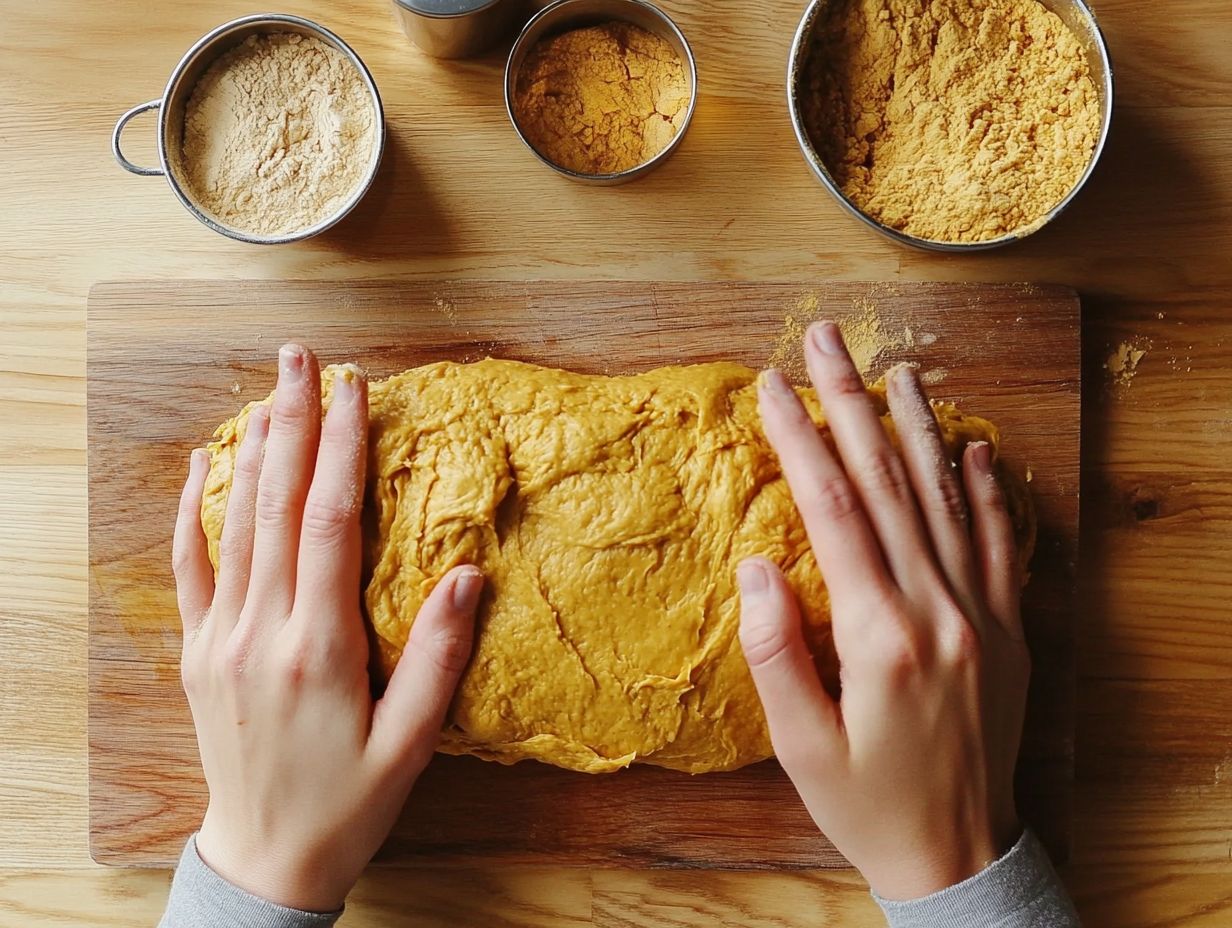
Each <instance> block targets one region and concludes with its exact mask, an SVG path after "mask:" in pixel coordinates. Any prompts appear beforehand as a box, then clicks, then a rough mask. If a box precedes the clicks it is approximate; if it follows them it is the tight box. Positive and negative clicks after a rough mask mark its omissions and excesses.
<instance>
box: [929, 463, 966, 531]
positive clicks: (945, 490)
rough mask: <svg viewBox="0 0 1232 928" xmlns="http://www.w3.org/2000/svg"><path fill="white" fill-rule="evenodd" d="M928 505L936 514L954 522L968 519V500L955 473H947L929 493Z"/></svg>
mask: <svg viewBox="0 0 1232 928" xmlns="http://www.w3.org/2000/svg"><path fill="white" fill-rule="evenodd" d="M926 505H927V506H928V507H929V508H930V509H931V510H932V512H933V513H934V514H935V515H938V516H941V517H942V518H944V519H949V520H951V521H953V522H966V521H967V500H966V497H965V496H964V495H963V491H962V487H960V486H959V485H958V481H957V480H955V479H954V477H953V475H951V474H945V475H943V476H942V478H941V480H940V482H939V483H938V484H937V486H936V487H935V489H934V491H933V492H932V493H931V494H929V496H928V498H927V501H926Z"/></svg>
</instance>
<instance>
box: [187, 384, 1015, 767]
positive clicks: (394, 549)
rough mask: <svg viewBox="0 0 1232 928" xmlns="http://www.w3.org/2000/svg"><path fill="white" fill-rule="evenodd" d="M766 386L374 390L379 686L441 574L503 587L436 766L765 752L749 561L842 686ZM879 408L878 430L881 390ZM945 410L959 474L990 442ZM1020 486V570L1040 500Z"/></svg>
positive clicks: (492, 589)
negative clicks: (778, 574)
mask: <svg viewBox="0 0 1232 928" xmlns="http://www.w3.org/2000/svg"><path fill="white" fill-rule="evenodd" d="M755 378H756V374H755V373H754V372H753V371H751V370H749V369H748V368H745V367H741V366H739V365H735V364H706V365H698V366H693V367H667V368H663V369H661V370H657V371H652V372H650V373H647V374H640V375H636V376H629V377H603V376H585V375H581V374H573V373H569V372H566V371H559V370H549V369H546V368H541V367H535V366H532V365H527V364H520V363H516V362H512V361H496V360H487V361H482V362H479V363H477V364H466V365H463V364H453V363H441V364H433V365H429V366H427V367H421V368H417V369H415V370H412V371H407V372H406V373H403V374H399V375H397V376H394V377H391V378H390V379H388V380H385V381H381V382H377V383H373V384H372V385H371V389H370V408H371V435H370V449H369V450H370V453H369V460H368V486H367V500H366V504H365V542H364V547H365V550H364V560H365V565H364V568H365V573H364V584H365V589H364V603H365V607H366V614H367V616H368V619H369V621H370V623H371V630H372V635H371V637H372V640H373V643H374V651H373V656H374V661H373V663H374V670H375V673H376V674H377V676H379V677H382V678H385V679H387V678H388V674H389V673H390V672H391V670H392V669H393V667H394V665H395V664H396V663H397V660H398V656H399V654H400V653H401V650H402V647H403V645H404V644H405V642H406V639H407V635H408V633H409V631H410V627H411V623H412V621H413V620H414V617H415V614H416V612H417V611H418V609H419V606H420V604H421V603H422V602H423V601H424V599H425V597H426V596H427V595H428V593H429V592H430V591H431V590H432V588H433V586H434V585H435V584H436V583H437V581H438V580H439V579H440V577H441V576H442V575H444V574H445V572H446V571H448V570H450V569H451V568H453V567H455V566H457V565H459V564H465V563H474V564H477V565H478V566H479V567H480V568H481V569H482V570H483V571H484V573H485V575H486V577H487V585H486V589H485V594H484V599H483V604H482V606H481V614H480V619H479V623H480V624H479V634H478V637H477V639H476V645H475V653H474V658H473V659H472V661H471V665H470V667H469V669H468V670H467V671H466V673H465V675H464V676H463V679H462V682H461V685H460V686H459V689H458V693H457V696H456V698H455V700H454V703H453V706H452V708H451V710H450V713H449V718H448V720H447V723H446V726H445V730H444V732H443V736H442V740H441V745H440V750H441V751H444V752H446V753H449V754H474V755H477V756H479V757H482V758H485V759H488V760H496V761H500V762H502V763H514V762H516V761H520V760H524V759H527V758H534V759H536V760H540V761H544V762H546V763H550V764H556V765H557V766H560V767H565V768H568V769H571V770H579V771H585V772H588V773H603V772H607V771H612V770H618V769H620V768H622V767H625V766H627V765H628V764H630V763H633V762H640V763H650V764H658V765H660V766H663V767H670V768H673V769H677V770H684V771H688V772H690V773H704V772H707V771H713V770H730V769H733V768H736V767H740V766H743V765H745V764H749V763H753V762H754V761H759V760H763V759H765V758H767V757H769V756H771V753H772V751H771V747H770V741H769V738H768V736H767V733H766V726H765V720H764V718H763V716H762V711H761V706H760V703H759V702H758V699H757V694H756V692H755V690H754V688H753V682H752V679H751V678H750V676H749V672H748V668H747V666H746V665H745V662H744V658H743V655H742V653H741V650H740V644H739V641H738V640H737V637H736V631H737V624H738V616H739V600H738V596H737V588H736V584H735V568H736V564H737V563H738V562H739V561H740V560H741V559H742V558H744V557H747V556H749V555H754V554H757V555H762V556H765V557H768V558H770V559H771V560H773V561H775V562H777V563H778V564H779V565H780V566H781V567H782V568H783V569H784V571H785V572H786V574H787V577H788V578H789V580H790V582H791V584H792V585H793V586H794V587H795V588H796V589H797V590H798V591H800V592H801V593H802V594H804V595H803V596H802V603H803V606H804V611H805V622H806V626H807V632H808V640H809V642H810V646H811V647H812V649H813V652H814V654H815V655H816V663H817V666H818V670H819V672H820V673H821V674H822V676H823V679H824V680H825V681H826V684H827V686H828V687H829V688H830V689H831V690H835V691H836V690H837V686H838V673H837V661H836V658H835V655H834V648H833V645H832V643H831V639H830V625H829V611H828V600H827V597H826V595H825V590H824V587H823V585H822V582H821V576H820V573H819V572H818V569H817V563H816V561H815V560H814V558H813V554H812V550H811V549H810V548H809V545H808V542H807V539H806V538H805V533H804V529H803V526H802V525H801V522H800V519H799V516H798V514H797V512H796V509H795V507H794V505H793V504H792V500H791V497H790V495H789V493H788V489H787V485H786V483H785V482H784V480H783V478H782V476H781V474H780V472H779V466H778V461H777V459H776V458H775V456H774V454H773V452H772V451H771V449H770V447H769V446H768V445H767V443H766V441H765V438H764V436H763V434H762V430H761V425H760V421H759V418H758V414H757V404H756V388H755V384H754V381H755ZM324 380H325V385H326V388H325V392H326V402H328V392H329V387H330V385H332V382H333V377H332V374H331V373H330V372H329V371H327V372H326V374H325V377H324ZM801 392H802V395H803V396H804V398H805V402H806V403H807V404H808V406H809V408H810V410H811V412H812V413H813V415H814V418H815V419H816V421H817V422H818V423H819V424H822V423H823V419H822V417H821V415H820V412H819V411H818V408H817V403H816V399H815V397H814V395H813V392H812V391H811V390H809V391H801ZM870 392H871V395H872V396H873V398H874V400H875V401H876V403H877V404H878V407H879V408H880V410H881V411H882V413H883V414H884V413H885V398H884V391H883V390H882V389H881V388H880V387H874V388H873V389H872V390H871V391H870ZM266 402H268V400H266ZM251 408H252V406H251V405H250V406H249V407H247V408H246V409H245V410H244V411H243V412H242V413H241V414H240V415H239V416H238V417H237V418H235V419H233V420H231V421H229V422H226V423H224V424H223V425H222V426H220V427H219V429H218V431H217V433H216V435H215V439H216V440H215V441H214V442H213V443H212V444H211V445H210V452H211V460H212V467H211V472H210V476H209V479H208V481H207V484H206V492H205V500H204V504H203V510H202V523H203V525H204V527H205V531H206V534H207V536H208V538H209V543H210V556H211V558H213V559H214V562H215V564H217V555H218V539H219V536H220V535H221V532H222V522H223V516H224V513H225V509H226V496H227V492H228V488H229V486H230V480H231V469H232V464H233V460H234V455H235V450H236V448H237V446H238V442H239V440H240V438H241V437H242V435H243V432H244V429H245V427H246V419H247V414H248V412H249V410H250V409H251ZM935 408H936V413H937V416H938V419H939V421H940V423H941V427H942V431H943V433H944V435H945V439H946V443H947V445H948V448H949V451H950V453H951V454H952V455H954V456H957V455H958V454H959V453H960V450H961V448H962V447H963V446H964V445H966V443H967V442H969V441H974V440H980V439H983V440H987V441H990V442H991V443H992V444H993V445H994V447H995V446H996V443H997V431H996V429H995V427H994V426H992V425H991V424H990V423H988V422H986V421H984V420H983V419H977V418H974V417H971V416H964V415H963V414H961V413H960V412H958V410H957V409H955V408H954V407H953V406H950V405H948V404H938V405H936V407H935ZM885 421H886V423H887V427H890V424H889V419H888V417H887V418H886V419H885ZM1007 485H1008V486H1009V487H1010V488H1011V490H1012V493H1011V499H1012V509H1013V511H1014V514H1015V519H1016V522H1017V524H1018V526H1019V528H1020V537H1021V541H1022V546H1023V551H1024V557H1025V556H1026V555H1027V553H1028V552H1029V548H1030V544H1031V534H1032V530H1031V517H1030V509H1029V505H1028V501H1027V497H1026V492H1025V485H1023V484H1021V483H1020V482H1007Z"/></svg>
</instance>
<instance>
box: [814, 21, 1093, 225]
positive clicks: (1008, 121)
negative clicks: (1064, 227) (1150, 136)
mask: <svg viewBox="0 0 1232 928" xmlns="http://www.w3.org/2000/svg"><path fill="white" fill-rule="evenodd" d="M798 81H799V83H798V87H797V92H798V94H799V99H800V106H801V116H802V118H803V121H804V125H805V128H806V131H807V133H808V137H809V139H810V141H811V142H812V145H813V148H814V149H815V151H816V152H817V154H818V156H819V157H820V159H821V161H822V163H823V164H824V165H825V166H826V168H827V169H828V170H829V172H830V175H831V176H832V177H833V179H834V181H835V183H836V184H837V186H838V187H839V189H841V190H842V192H843V194H844V195H845V196H846V197H847V198H848V199H849V200H851V201H852V202H853V203H854V204H855V205H856V206H857V207H859V208H860V209H861V210H862V211H863V212H864V213H866V214H867V215H868V216H870V217H872V218H873V219H876V220H877V221H878V222H880V223H882V224H883V225H886V226H888V227H890V228H892V229H896V230H899V231H901V232H905V233H907V234H909V235H912V236H915V237H916V238H921V239H927V240H930V241H937V242H949V243H974V242H982V241H988V240H990V239H995V238H1000V237H1003V236H1006V235H1010V234H1012V233H1018V234H1025V233H1026V232H1027V231H1030V230H1031V229H1032V228H1033V227H1034V226H1035V225H1036V224H1038V223H1039V222H1040V221H1042V220H1043V219H1044V218H1045V217H1046V216H1047V214H1048V213H1049V212H1050V211H1051V210H1052V209H1053V207H1055V206H1057V205H1058V204H1059V203H1060V202H1061V201H1062V200H1064V199H1065V197H1066V196H1067V195H1068V194H1069V193H1070V191H1071V190H1073V188H1074V186H1075V185H1076V184H1077V183H1078V181H1079V179H1080V178H1081V177H1082V175H1083V173H1084V172H1085V171H1086V169H1087V166H1088V164H1089V163H1090V161H1091V157H1092V154H1093V152H1094V150H1095V145H1096V143H1097V140H1098V138H1099V134H1100V129H1101V125H1102V115H1101V109H1100V102H1099V96H1098V92H1097V90H1096V87H1095V83H1094V81H1093V80H1092V79H1091V72H1090V68H1089V66H1088V62H1087V57H1086V52H1085V51H1084V49H1083V45H1082V42H1081V41H1080V40H1079V38H1078V36H1077V35H1075V34H1074V32H1073V31H1072V30H1071V29H1070V28H1069V27H1068V26H1066V25H1065V23H1063V22H1062V21H1061V19H1060V18H1059V17H1058V16H1057V15H1056V14H1055V13H1052V12H1051V11H1050V10H1048V9H1047V7H1045V6H1044V5H1043V4H1042V3H1040V2H1039V0H832V2H830V3H828V4H827V5H826V6H825V7H824V8H823V9H822V11H821V12H820V13H819V15H818V18H817V20H816V24H815V26H814V32H813V36H812V42H811V46H810V48H809V51H808V53H807V58H806V59H805V60H804V62H803V64H802V65H801V70H800V74H799V77H798Z"/></svg>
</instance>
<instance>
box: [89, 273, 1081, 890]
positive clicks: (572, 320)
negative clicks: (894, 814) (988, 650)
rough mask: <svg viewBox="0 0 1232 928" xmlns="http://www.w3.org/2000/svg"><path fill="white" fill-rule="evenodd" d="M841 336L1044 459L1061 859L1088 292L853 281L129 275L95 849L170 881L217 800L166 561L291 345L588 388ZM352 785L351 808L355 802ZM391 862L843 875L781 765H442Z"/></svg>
mask: <svg viewBox="0 0 1232 928" xmlns="http://www.w3.org/2000/svg"><path fill="white" fill-rule="evenodd" d="M822 315H824V316H827V317H829V318H833V319H836V320H838V321H839V322H840V324H841V325H843V326H844V328H845V329H846V330H847V331H848V333H849V340H850V341H851V342H852V344H853V345H854V347H855V353H856V355H857V356H858V358H859V359H860V360H861V361H862V363H863V365H864V366H865V367H867V368H868V369H869V370H870V371H872V372H873V373H878V372H880V371H881V370H883V369H884V368H885V367H886V366H887V365H888V364H889V363H890V362H892V361H895V360H899V359H902V358H913V359H917V360H918V361H919V362H920V363H921V366H922V370H923V371H924V372H925V378H926V379H927V380H929V381H932V382H933V384H934V385H933V387H932V390H933V393H934V395H936V396H938V397H945V398H948V399H953V400H955V401H957V402H959V403H960V404H961V405H962V407H963V408H964V409H966V410H969V411H971V412H975V413H979V414H981V415H985V416H987V417H989V418H991V419H993V420H994V421H996V422H997V423H998V424H999V425H1000V426H1001V427H1002V429H1003V432H1004V436H1005V445H1004V452H1005V454H1006V455H1007V457H1008V458H1010V459H1012V460H1014V461H1017V462H1019V463H1022V464H1027V465H1029V466H1030V468H1031V471H1032V473H1033V476H1034V479H1033V483H1032V486H1033V488H1034V494H1035V499H1036V502H1037V505H1038V508H1039V518H1040V544H1039V550H1038V552H1037V554H1036V558H1035V562H1034V566H1033V571H1034V576H1033V579H1032V582H1031V585H1030V588H1029V590H1028V593H1027V600H1026V622H1027V627H1028V632H1029V637H1030V640H1031V643H1032V649H1033V652H1034V655H1035V677H1034V681H1033V685H1032V693H1031V702H1030V710H1029V718H1028V722H1027V732H1026V736H1025V741H1024V746H1023V756H1022V762H1021V764H1020V772H1019V779H1020V788H1019V795H1020V805H1021V807H1022V810H1023V813H1024V816H1025V817H1026V818H1027V820H1028V821H1030V822H1031V823H1032V824H1033V825H1034V827H1035V828H1036V829H1037V830H1038V831H1039V832H1040V833H1041V834H1042V835H1043V836H1044V838H1045V840H1046V841H1047V842H1048V843H1049V845H1050V846H1051V848H1052V849H1053V851H1054V853H1056V854H1058V855H1059V856H1061V857H1064V856H1065V854H1066V853H1067V850H1068V841H1069V808H1068V804H1069V799H1070V784H1071V779H1072V761H1073V729H1074V715H1073V689H1074V654H1073V625H1072V622H1073V616H1072V613H1071V609H1072V604H1073V602H1074V577H1075V558H1076V553H1077V550H1078V544H1077V542H1078V452H1079V392H1080V385H1079V330H1080V326H1079V318H1080V309H1079V303H1078V299H1077V296H1076V295H1075V294H1074V293H1073V292H1072V291H1070V290H1066V289H1062V288H1055V287H1035V286H983V285H955V284H906V283H903V284H894V285H887V284H874V285H866V284H859V283H816V284H814V283H801V282H793V283H713V284H708V283H627V282H592V283H576V282H573V283H563V282H535V283H508V282H473V281H472V282H432V281H421V282H408V283H380V282H367V281H355V282H338V283H323V282H320V283H317V282H314V283H309V282H278V281H260V282H256V281H254V282H250V281H190V282H184V281H180V282H116V283H104V284H99V285H98V286H96V287H95V288H94V289H93V291H92V292H91V294H90V300H89V311H88V319H89V328H88V346H89V354H88V370H89V375H88V418H89V482H90V486H89V490H90V494H89V496H90V623H89V629H90V631H89V652H90V653H89V668H90V679H89V707H90V716H89V754H90V848H91V853H92V854H93V855H94V858H95V859H96V860H98V861H99V862H102V863H107V864H122V865H144V866H166V865H169V864H171V863H172V862H173V861H174V860H175V859H176V857H177V855H178V854H179V851H180V849H181V846H182V844H183V842H184V839H185V838H186V837H187V836H188V835H189V834H190V833H191V832H192V831H193V830H194V829H195V828H196V827H197V825H198V824H199V822H200V819H201V815H202V812H203V811H204V807H205V799H206V793H205V785H204V783H203V781H202V777H201V771H200V767H199V763H198V760H197V750H196V743H195V740H194V735H193V728H192V721H191V718H190V716H189V713H188V708H187V704H186V702H185V700H184V697H183V694H182V692H181V689H180V683H179V672H178V656H179V645H180V632H179V619H178V616H177V614H176V609H175V597H174V593H173V588H172V580H171V576H170V569H169V565H168V552H169V549H170V539H171V530H172V524H173V521H174V516H175V506H176V499H177V496H178V493H179V490H180V486H181V483H182V480H183V476H184V471H185V466H186V462H187V457H188V452H189V450H190V449H191V448H192V447H194V446H197V445H201V444H202V443H203V442H204V441H205V440H206V439H207V438H208V437H209V436H210V434H211V432H212V430H213V429H214V427H215V426H216V425H217V424H218V423H219V422H221V421H222V420H224V419H226V418H228V417H229V416H231V415H233V414H234V413H235V412H236V411H237V410H238V409H239V408H240V406H241V405H242V404H243V403H244V402H246V401H247V400H250V399H253V398H257V397H261V396H264V395H265V394H266V393H267V392H268V391H269V390H270V388H271V387H272V385H273V383H274V372H275V355H276V352H277V348H278V346H279V345H280V344H281V343H282V342H283V341H285V340H289V339H297V340H300V341H302V342H304V343H306V344H308V345H310V346H312V347H314V348H315V349H317V351H318V353H319V354H320V356H321V358H322V361H323V362H337V361H344V360H356V361H358V362H360V363H361V364H363V365H364V366H365V367H366V368H367V369H368V370H369V371H370V372H371V373H372V374H373V375H374V376H378V375H384V374H389V373H393V372H395V371H399V370H402V369H404V368H408V367H413V366H415V365H419V364H424V363H427V362H430V361H436V360H441V359H454V360H474V359H478V358H480V357H482V356H485V355H489V354H490V355H493V356H496V357H502V358H513V359H517V360H522V361H532V362H537V363H541V364H547V365H555V366H560V367H566V368H572V369H575V370H580V371H589V372H602V373H623V372H632V371H637V370H645V369H649V368H652V367H656V366H659V365H663V364H674V363H689V362H699V361H711V360H718V359H731V360H737V361H742V362H744V363H747V364H749V365H750V366H754V367H760V366H763V365H765V364H767V362H768V361H770V360H772V359H773V362H774V363H776V364H778V365H779V366H781V367H784V368H785V369H786V370H788V371H789V372H790V373H793V374H795V375H797V376H798V375H799V372H800V370H801V367H800V360H799V353H798V352H799V347H798V343H799V333H800V331H801V329H802V327H803V325H804V324H805V323H807V322H808V321H809V320H811V319H812V318H815V317H817V316H822ZM339 789H346V785H345V784H339ZM382 859H383V860H385V861H388V862H392V863H397V864H428V865H476V864H485V863H488V864H490V863H512V864H530V865H545V864H554V865H555V864H565V865H579V866H582V865H585V866H611V865H615V866H639V867H641V866H650V867H725V868H784V867H810V868H811V867H834V866H843V865H844V861H843V859H842V857H841V856H839V855H838V854H837V853H836V852H835V850H834V848H833V847H832V846H831V845H830V844H829V843H828V842H827V841H826V840H825V839H824V838H823V837H821V836H820V835H819V834H818V833H817V830H816V828H814V826H813V824H812V822H811V821H810V819H809V818H808V816H807V814H806V813H805V812H804V809H803V807H802V806H801V804H800V802H799V800H798V799H797V797H796V795H795V793H794V792H793V790H792V788H791V785H790V783H789V782H788V780H787V779H786V777H785V776H784V775H783V773H782V771H781V770H780V769H779V768H778V766H777V765H776V764H775V763H774V762H772V761H771V762H767V763H764V764H759V765H755V766H753V767H750V768H745V769H744V770H740V771H736V772H734V773H728V774H712V775H705V776H698V777H690V776H688V775H685V774H679V773H674V772H671V771H665V770H659V769H656V768H650V767H636V768H634V769H631V770H628V771H624V772H621V773H618V774H612V775H607V776H588V775H585V774H575V773H569V772H566V771H562V770H557V769H555V768H551V767H547V766H543V765H540V764H537V763H533V762H526V763H522V764H519V765H517V766H514V767H501V766H498V765H496V764H488V763H484V762H482V761H478V760H475V759H472V758H451V757H443V756H440V757H438V758H437V759H436V760H434V761H433V763H432V764H431V766H430V767H429V769H428V771H427V772H426V773H425V775H424V776H423V778H422V779H421V781H420V783H419V785H418V786H417V787H416V789H415V792H414V794H413V796H412V798H411V802H410V804H409V806H408V808H407V811H406V814H405V815H404V816H403V820H402V821H401V822H400V823H399V825H398V826H397V828H396V829H395V831H394V834H393V836H392V837H391V838H390V840H389V842H388V844H387V846H386V848H385V849H384V851H383V852H382Z"/></svg>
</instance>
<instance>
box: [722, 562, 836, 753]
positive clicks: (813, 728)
mask: <svg viewBox="0 0 1232 928" xmlns="http://www.w3.org/2000/svg"><path fill="white" fill-rule="evenodd" d="M736 578H737V580H739V582H740V646H741V648H743V649H744V659H745V660H746V661H747V662H748V665H749V671H750V673H752V675H753V683H754V685H756V687H757V695H758V696H759V697H760V698H761V705H762V709H763V710H764V711H765V713H766V722H767V724H768V725H769V726H770V741H771V743H772V744H773V745H774V753H775V754H776V755H777V756H778V758H779V762H780V763H781V764H782V765H783V768H784V769H785V770H787V772H788V774H790V775H792V776H793V777H794V774H795V772H793V769H792V768H793V767H800V766H803V765H806V764H808V763H810V762H811V761H813V760H814V759H816V758H819V757H824V756H825V755H827V754H829V753H830V751H831V749H832V748H834V747H835V746H836V739H837V738H839V737H840V734H839V733H840V725H839V713H838V706H837V705H836V704H835V702H834V700H833V699H832V698H831V697H830V694H829V693H827V692H826V691H825V689H824V688H823V687H822V685H821V679H820V677H818V676H817V669H816V667H814V665H813V656H812V654H810V653H809V649H808V645H807V644H806V643H805V641H804V631H803V629H802V627H801V623H800V606H799V603H797V601H796V596H795V593H793V592H792V590H791V587H789V586H788V585H787V580H786V579H785V578H784V577H783V574H782V572H781V571H780V570H779V568H778V566H777V565H776V564H774V563H773V562H771V561H768V560H766V559H765V558H760V557H755V558H748V559H747V560H744V561H742V562H741V563H740V566H739V567H738V568H737V569H736ZM796 772H803V771H796Z"/></svg>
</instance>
